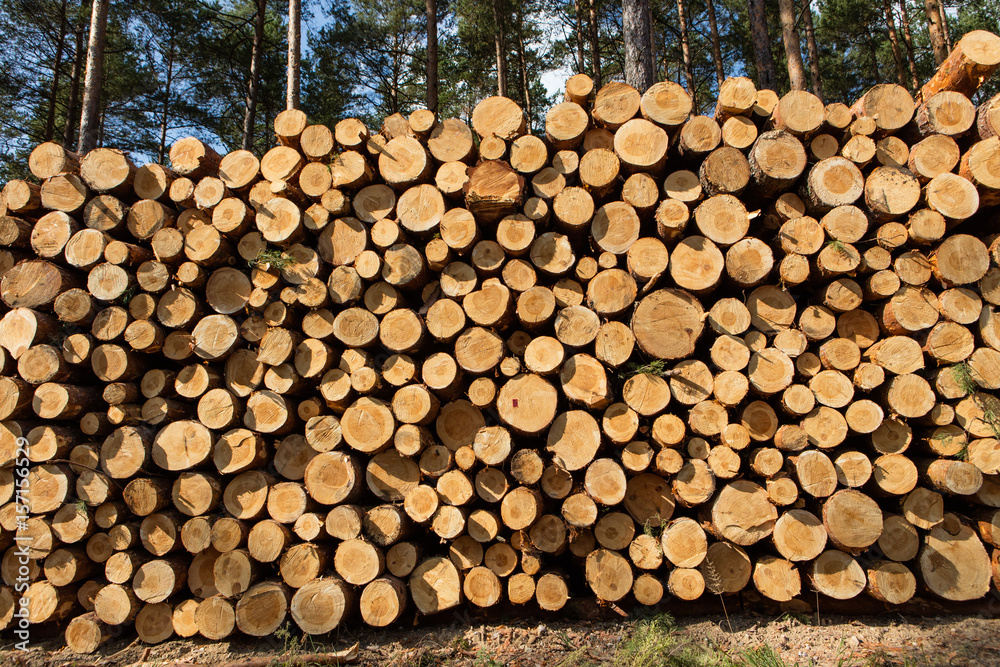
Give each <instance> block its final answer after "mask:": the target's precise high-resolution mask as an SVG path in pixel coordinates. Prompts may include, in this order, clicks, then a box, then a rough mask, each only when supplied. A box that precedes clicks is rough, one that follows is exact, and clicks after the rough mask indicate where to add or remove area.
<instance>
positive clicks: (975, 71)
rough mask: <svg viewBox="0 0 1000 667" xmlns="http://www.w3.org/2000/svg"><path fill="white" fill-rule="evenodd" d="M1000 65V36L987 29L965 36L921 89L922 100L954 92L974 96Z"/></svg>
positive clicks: (974, 31)
mask: <svg viewBox="0 0 1000 667" xmlns="http://www.w3.org/2000/svg"><path fill="white" fill-rule="evenodd" d="M998 66H1000V37H997V36H996V35H994V34H993V33H991V32H987V31H985V30H973V31H972V32H969V33H966V35H965V36H964V37H962V39H961V40H959V42H958V44H956V45H955V48H954V49H953V50H952V52H951V54H950V55H949V56H948V58H947V59H946V60H945V61H944V62H943V63H941V66H940V67H938V70H937V72H935V73H934V76H932V77H931V79H930V81H928V82H927V83H925V84H924V86H923V88H921V89H920V98H921V99H922V100H924V101H927V100H930V99H931V98H932V97H933V96H934V95H935V94H937V93H939V92H941V91H944V90H951V91H955V92H958V93H963V94H964V95H965V96H966V97H970V98H971V97H972V96H973V95H974V94H975V93H976V91H977V90H979V86H981V85H982V83H983V82H984V81H985V80H986V79H988V78H989V77H990V75H991V74H993V72H994V71H995V70H996V68H997V67H998Z"/></svg>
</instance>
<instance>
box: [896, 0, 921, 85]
mask: <svg viewBox="0 0 1000 667" xmlns="http://www.w3.org/2000/svg"><path fill="white" fill-rule="evenodd" d="M899 9H900V18H901V19H902V23H903V41H904V42H906V62H907V64H908V65H909V68H910V85H911V86H912V90H913V92H914V93H916V92H917V91H918V90H920V79H919V78H918V77H917V61H916V58H915V57H914V55H913V33H912V32H911V31H910V13H909V12H908V11H906V0H899Z"/></svg>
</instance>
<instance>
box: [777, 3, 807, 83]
mask: <svg viewBox="0 0 1000 667" xmlns="http://www.w3.org/2000/svg"><path fill="white" fill-rule="evenodd" d="M778 8H779V9H778V11H779V14H780V16H781V41H782V42H784V44H785V57H786V58H787V59H788V79H789V83H790V84H791V86H792V90H805V89H806V72H805V68H804V67H803V66H802V49H801V48H800V46H799V29H798V28H797V27H796V26H795V1H794V0H779V2H778Z"/></svg>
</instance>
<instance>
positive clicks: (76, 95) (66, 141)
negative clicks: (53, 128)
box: [63, 28, 83, 146]
mask: <svg viewBox="0 0 1000 667" xmlns="http://www.w3.org/2000/svg"><path fill="white" fill-rule="evenodd" d="M82 70H83V29H82V28H81V29H78V30H77V31H76V51H75V52H74V57H73V72H72V73H71V74H70V77H71V80H70V84H69V99H68V100H67V101H66V126H65V127H63V146H72V145H74V144H75V143H76V127H77V126H76V122H75V120H74V119H75V118H76V105H77V103H78V102H79V100H80V72H81V71H82Z"/></svg>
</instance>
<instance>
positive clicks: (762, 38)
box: [747, 0, 778, 90]
mask: <svg viewBox="0 0 1000 667" xmlns="http://www.w3.org/2000/svg"><path fill="white" fill-rule="evenodd" d="M747 6H748V9H749V11H750V38H751V39H752V40H753V54H754V63H755V64H756V66H757V87H758V88H766V89H768V90H775V89H776V88H777V87H778V76H777V74H775V70H774V58H773V57H772V56H771V38H770V37H769V36H768V34H767V16H765V14H764V0H747Z"/></svg>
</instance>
